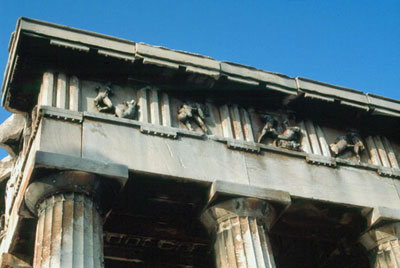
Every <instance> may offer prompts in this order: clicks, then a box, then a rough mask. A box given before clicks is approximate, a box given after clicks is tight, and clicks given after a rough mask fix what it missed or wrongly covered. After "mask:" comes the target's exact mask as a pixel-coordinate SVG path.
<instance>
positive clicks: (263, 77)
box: [0, 18, 400, 268]
mask: <svg viewBox="0 0 400 268" xmlns="http://www.w3.org/2000/svg"><path fill="white" fill-rule="evenodd" d="M2 106H3V107H4V108H5V109H6V110H8V111H10V112H12V113H13V115H12V116H11V117H10V118H9V119H7V120H6V121H5V122H4V123H3V124H2V125H1V126H0V144H1V146H2V147H3V148H5V149H6V150H7V152H8V153H9V156H8V157H6V158H5V159H3V160H2V161H1V162H0V167H1V169H0V171H1V172H0V193H1V196H2V197H1V200H4V202H3V201H1V202H0V213H1V215H2V216H1V225H0V260H1V261H0V267H1V268H5V267H20V268H21V267H34V268H45V267H51V268H59V267H70V268H78V267H83V268H92V267H93V268H101V267H107V268H110V267H112V268H120V267H149V268H150V267H180V268H189V267H193V268H194V267H196V268H206V267H207V268H209V267H218V268H227V267H237V268H239V267H248V268H253V267H265V268H271V267H278V268H286V267H300V268H303V267H304V268H310V267H316V268H328V267H332V268H333V267H343V268H366V267H380V268H398V267H400V246H399V235H400V224H399V222H400V180H399V179H400V169H399V159H400V139H399V130H400V120H399V118H400V102H399V101H398V100H393V99H389V98H385V97H382V96H377V95H373V94H365V93H363V92H362V91H358V90H353V89H349V88H344V87H340V86H335V85H330V84H327V83H322V82H318V81H314V80H310V79H306V78H302V77H296V78H292V77H288V76H285V75H282V74H278V73H272V72H267V71H263V70H258V69H255V68H252V67H249V66H243V65H240V64H236V63H231V62H224V61H218V60H215V59H212V58H209V57H206V56H202V55H197V54H192V53H188V52H183V51H176V50H172V49H167V48H164V47H157V46H151V45H147V44H143V43H137V42H133V41H128V40H123V39H119V38H115V37H110V36H105V35H102V34H98V33H93V32H87V31H83V30H79V29H73V28H69V27H66V26H60V25H56V24H52V23H47V22H43V21H38V20H33V19H28V18H21V19H19V20H18V23H17V26H16V29H15V31H14V32H13V34H12V36H11V40H10V45H9V59H8V63H7V67H6V70H5V75H4V80H3V85H2Z"/></svg>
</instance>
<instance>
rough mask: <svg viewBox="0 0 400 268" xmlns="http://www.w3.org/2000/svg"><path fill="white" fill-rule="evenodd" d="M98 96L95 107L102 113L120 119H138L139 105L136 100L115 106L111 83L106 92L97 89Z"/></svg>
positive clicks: (105, 89)
mask: <svg viewBox="0 0 400 268" xmlns="http://www.w3.org/2000/svg"><path fill="white" fill-rule="evenodd" d="M96 90H97V92H98V94H97V96H96V98H95V99H94V101H93V102H94V105H95V106H96V108H97V110H98V111H99V112H101V113H107V114H113V115H115V116H117V117H119V118H127V119H136V118H135V117H136V112H137V104H136V101H135V100H133V99H132V100H130V101H125V102H123V103H120V104H118V105H116V106H114V104H113V102H112V101H111V98H110V97H111V96H112V95H113V94H114V92H113V90H112V88H111V83H108V84H106V86H105V87H104V90H102V88H101V87H97V88H96Z"/></svg>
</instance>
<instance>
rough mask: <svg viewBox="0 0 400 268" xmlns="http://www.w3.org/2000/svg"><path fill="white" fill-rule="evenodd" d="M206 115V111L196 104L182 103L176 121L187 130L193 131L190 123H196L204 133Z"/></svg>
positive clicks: (205, 130)
mask: <svg viewBox="0 0 400 268" xmlns="http://www.w3.org/2000/svg"><path fill="white" fill-rule="evenodd" d="M206 116H207V113H206V109H205V108H204V107H203V106H202V105H200V104H198V103H190V104H188V103H186V102H185V103H183V104H182V105H181V106H180V108H179V110H178V119H179V121H180V122H182V123H183V124H184V125H185V126H186V128H187V129H188V130H193V127H192V124H191V123H192V122H194V123H196V124H197V125H198V126H199V127H200V128H201V130H202V131H203V132H204V133H207V128H206V125H205V123H204V119H205V118H206Z"/></svg>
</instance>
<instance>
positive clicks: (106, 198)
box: [24, 171, 119, 216]
mask: <svg viewBox="0 0 400 268" xmlns="http://www.w3.org/2000/svg"><path fill="white" fill-rule="evenodd" d="M118 191H119V185H116V184H115V183H114V184H113V183H112V181H108V180H107V181H106V180H105V179H104V178H102V177H101V176H98V175H96V174H93V173H88V172H83V171H62V172H58V173H53V174H51V175H48V176H46V177H41V178H38V179H35V180H34V181H33V182H32V183H31V184H30V185H29V186H28V188H27V190H26V192H25V196H24V199H25V204H26V206H27V208H28V209H29V210H30V212H31V213H33V214H34V215H36V216H37V213H38V209H39V206H40V204H41V203H42V202H43V201H44V200H45V199H46V198H48V197H50V196H52V195H55V194H58V193H81V194H84V195H86V196H91V197H92V198H93V201H94V202H95V203H96V205H97V206H99V208H100V212H102V213H103V214H105V213H106V212H107V210H108V209H109V208H110V204H111V203H112V202H110V199H111V200H112V199H113V198H114V197H115V196H116V195H117V194H118Z"/></svg>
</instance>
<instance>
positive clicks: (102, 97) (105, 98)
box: [94, 83, 114, 113]
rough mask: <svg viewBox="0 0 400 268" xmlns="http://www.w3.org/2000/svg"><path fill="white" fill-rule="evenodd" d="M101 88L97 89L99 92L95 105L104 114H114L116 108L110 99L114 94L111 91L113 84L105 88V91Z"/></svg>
mask: <svg viewBox="0 0 400 268" xmlns="http://www.w3.org/2000/svg"><path fill="white" fill-rule="evenodd" d="M100 89H101V87H97V88H96V90H97V91H98V94H97V97H96V98H95V99H94V105H95V106H96V108H97V110H98V111H99V112H102V113H113V112H114V106H113V103H112V101H111V99H110V96H111V95H112V94H113V91H112V89H111V83H108V84H107V85H106V86H105V90H104V91H100Z"/></svg>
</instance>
